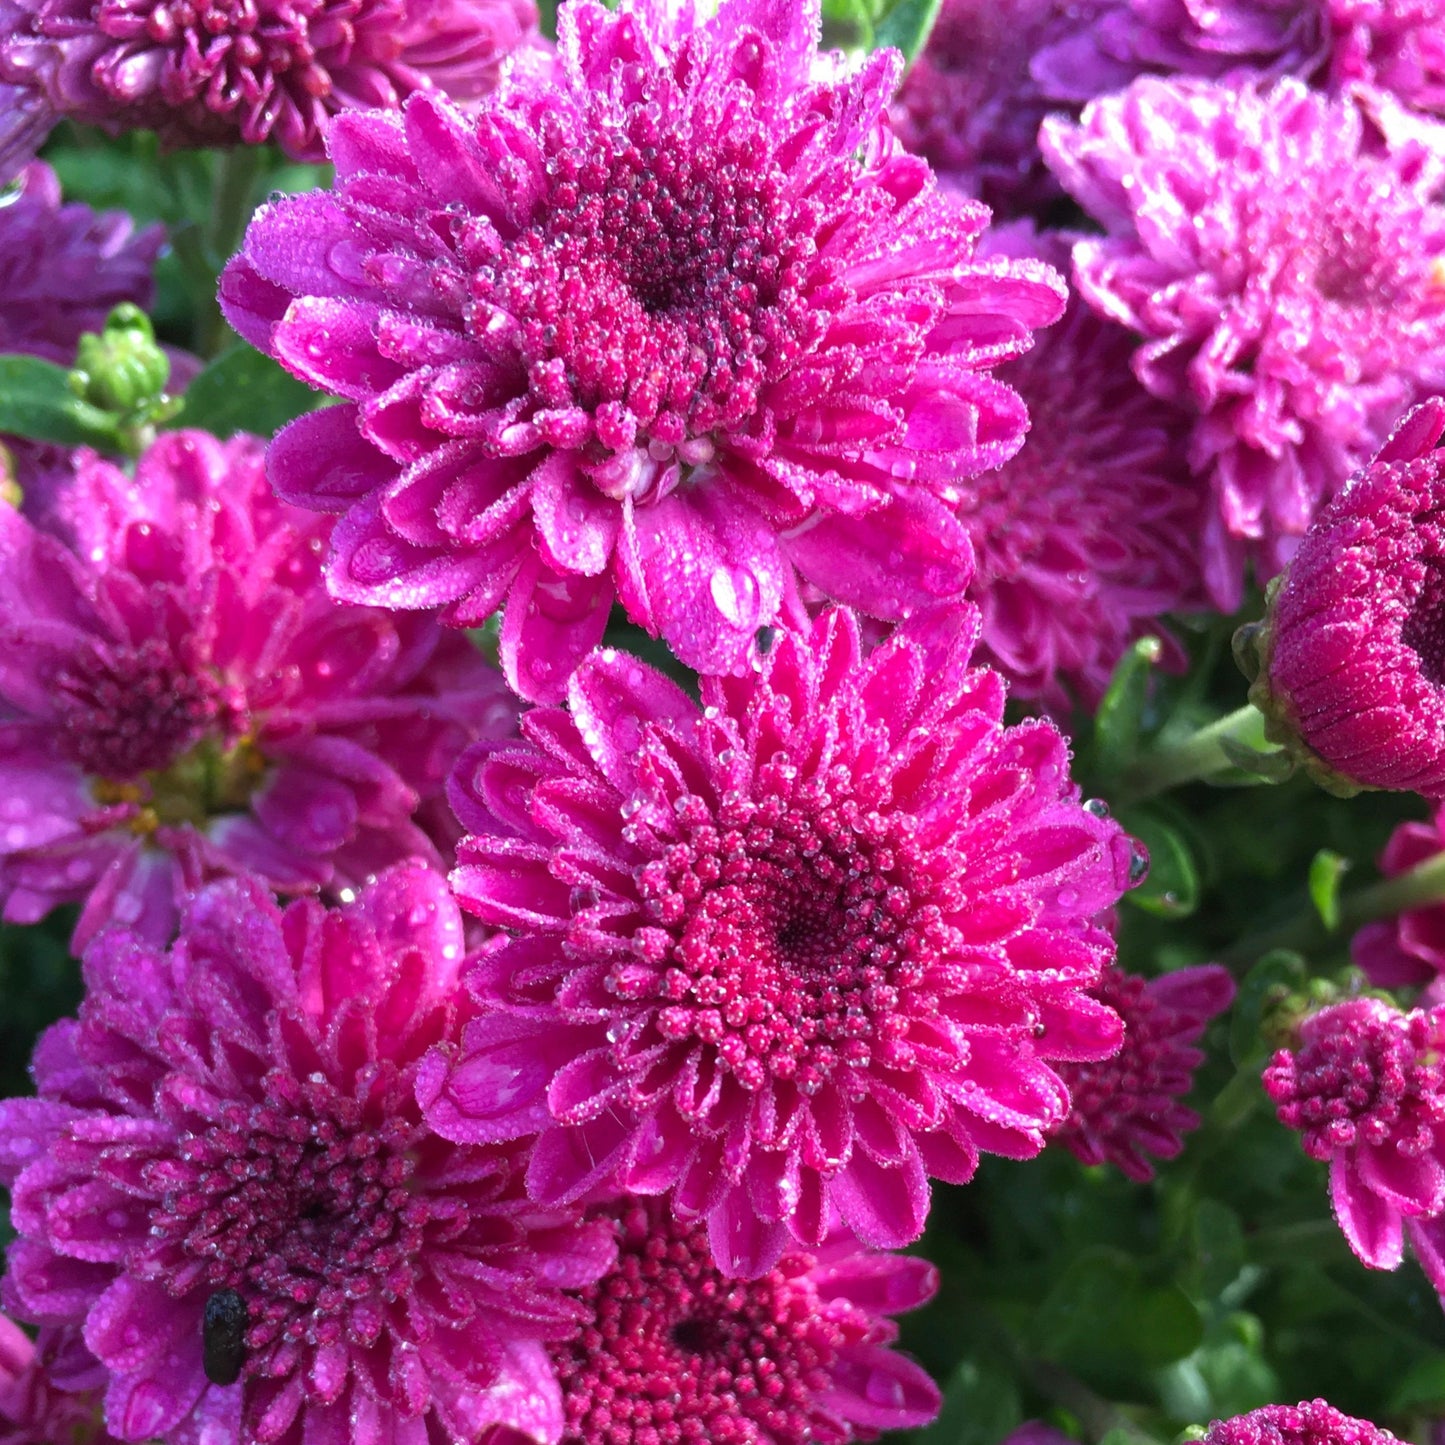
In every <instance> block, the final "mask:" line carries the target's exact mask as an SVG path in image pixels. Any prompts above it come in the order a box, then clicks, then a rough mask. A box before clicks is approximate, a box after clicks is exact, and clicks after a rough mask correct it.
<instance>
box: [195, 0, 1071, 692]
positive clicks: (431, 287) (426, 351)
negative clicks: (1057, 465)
mask: <svg viewBox="0 0 1445 1445" xmlns="http://www.w3.org/2000/svg"><path fill="white" fill-rule="evenodd" d="M559 23H560V27H561V40H560V46H559V64H558V67H557V68H556V70H555V72H554V73H553V74H552V75H551V76H550V77H549V78H543V79H539V78H538V76H537V75H536V74H535V73H533V72H527V71H524V70H523V69H521V68H518V69H516V70H515V71H514V72H512V73H510V74H509V75H507V76H504V78H503V80H502V83H501V89H500V90H499V92H498V94H497V96H496V97H495V98H494V99H493V100H492V101H490V102H488V103H486V104H484V105H483V106H482V107H481V109H480V110H479V111H478V112H477V113H476V114H474V115H465V114H463V113H462V112H460V111H459V110H457V109H455V108H453V107H451V106H448V105H447V104H445V103H444V102H442V101H440V100H438V99H436V98H434V97H430V96H417V97H415V98H413V100H411V101H409V102H408V103H407V105H406V108H405V114H404V116H402V117H399V118H395V119H388V118H383V117H379V116H370V117H360V116H354V117H353V116H348V117H345V118H343V119H342V120H340V121H338V123H337V124H336V126H335V127H334V128H333V133H332V158H333V160H334V162H335V164H336V167H337V186H336V190H335V191H334V192H332V193H330V194H327V195H308V196H299V197H293V198H290V199H287V200H282V201H279V202H277V203H275V204H273V205H271V206H268V207H265V208H263V210H262V211H261V212H260V213H259V214H258V215H257V217H256V219H255V221H254V222H253V223H252V226H251V229H250V231H249V233H248V236H247V240H246V244H245V247H244V249H243V252H242V254H241V255H240V256H239V257H237V258H236V259H235V260H234V261H233V262H232V263H231V265H230V266H229V267H228V268H227V271H226V274H225V276H224V277H223V280H222V285H221V298H222V304H223V306H224V308H225V309H226V312H227V315H228V316H229V317H230V318H231V320H232V322H233V324H234V325H235V326H236V327H237V329H238V330H239V331H240V332H241V333H242V335H244V336H245V337H246V338H247V339H248V340H250V341H252V342H253V343H254V344H256V345H257V346H260V347H262V348H263V349H265V350H267V351H269V352H270V353H271V354H272V355H274V356H276V357H278V358H279V359H280V360H281V361H282V362H283V363H284V364H285V365H286V366H288V367H289V368H290V369H291V370H293V371H294V372H295V373H296V374H297V375H298V376H301V377H302V378H303V379H305V380H306V381H308V382H309V383H310V384H311V385H313V386H316V387H318V388H320V389H323V390H329V391H332V392H334V393H336V394H338V395H340V396H343V397H345V398H347V399H348V401H349V402H351V403H353V406H351V407H347V408H345V409H342V408H337V409H335V410H334V411H332V412H324V413H321V418H322V419H320V420H318V419H314V418H307V419H303V420H302V421H301V422H298V423H295V424H293V428H292V430H291V431H290V432H288V433H284V434H283V436H282V437H281V439H279V440H278V442H277V445H276V447H275V449H274V450H273V452H272V454H271V468H272V473H273V476H274V479H275V484H276V486H277V489H278V490H279V491H280V492H281V494H282V495H284V496H287V497H288V498H290V499H292V500H295V501H297V502H301V503H303V504H305V505H309V506H315V507H318V508H321V509H326V510H342V509H344V510H345V512H346V515H345V516H344V518H343V520H342V522H341V524H340V526H339V528H338V530H337V533H336V539H335V546H336V558H335V560H334V561H333V564H332V570H331V579H332V585H333V587H335V588H336V589H337V590H338V592H339V594H340V595H342V596H345V597H346V598H348V599H349V600H352V601H362V600H366V601H372V602H377V603H382V604H384V605H388V606H407V607H437V608H441V609H442V616H443V619H444V620H445V621H448V622H452V623H461V624H463V625H469V624H471V623H474V622H477V621H479V620H481V618H483V617H484V616H486V615H487V613H489V612H490V611H492V610H495V609H496V608H498V607H503V608H504V609H505V616H504V620H503V624H502V628H503V639H504V647H503V661H504V665H505V667H506V669H507V675H508V678H509V680H510V681H511V682H512V684H513V685H514V686H515V687H516V688H517V689H518V690H519V691H521V692H522V693H523V694H524V695H525V696H528V697H530V698H533V699H536V700H539V701H548V702H551V701H557V700H559V699H560V698H561V697H562V696H563V694H564V691H565V686H566V678H567V673H568V671H569V670H570V665H571V664H572V663H574V662H575V661H576V660H578V659H579V658H580V656H581V655H582V653H583V652H584V651H585V650H586V648H587V647H589V646H590V645H592V644H593V643H594V642H595V641H596V639H597V637H598V636H599V635H600V627H601V625H602V620H603V618H604V617H605V613H606V609H607V608H608V607H609V606H610V604H611V602H612V601H613V600H614V598H615V599H616V600H617V601H619V602H621V604H622V606H623V607H624V608H625V609H626V611H627V613H628V615H629V616H630V617H631V618H632V619H633V620H634V621H635V622H637V623H639V624H640V625H641V626H643V627H645V628H646V629H647V630H648V631H649V632H651V633H653V634H654V635H659V636H661V637H663V638H664V639H665V640H666V641H667V643H668V645H669V647H671V648H672V650H673V651H674V652H675V653H676V654H677V656H678V657H679V658H680V659H681V660H682V661H683V662H684V663H686V664H687V665H688V666H691V667H694V668H696V669H700V670H703V671H712V672H726V671H732V670H737V669H739V668H743V667H745V666H747V665H748V662H749V659H750V658H751V656H752V654H753V651H754V648H755V637H756V634H757V632H758V629H759V628H761V627H766V626H770V625H772V624H774V623H775V622H777V621H778V619H779V617H780V616H783V615H785V609H786V608H788V607H790V605H791V602H792V599H793V598H794V597H795V596H796V592H797V583H798V578H799V576H801V577H802V578H803V579H805V580H806V581H808V582H811V583H812V584H814V585H815V586H818V587H820V588H822V589H823V590H824V591H825V592H827V593H829V594H830V595H834V596H844V597H846V598H847V600H849V601H850V602H851V603H852V604H853V605H855V606H857V607H858V608H859V609H860V610H862V611H865V612H867V613H869V614H870V615H873V616H877V617H880V618H884V619H888V620H896V619H898V618H900V617H902V616H904V615H906V614H907V613H908V612H909V611H911V610H913V609H915V608H917V607H920V606H923V605H925V604H927V603H929V602H932V601H935V600H937V599H939V598H957V596H958V595H959V593H960V591H961V589H962V587H963V586H964V585H965V583H966V580H967V576H968V572H969V568H970V559H969V554H968V548H967V541H966V538H965V537H964V534H963V532H962V530H961V529H960V528H959V526H958V525H957V523H956V522H954V521H953V519H952V517H951V515H950V513H951V511H952V508H953V507H954V506H955V504H956V503H957V500H958V495H959V485H960V482H961V481H962V480H963V479H966V478H968V477H969V476H972V475H974V474H976V473H977V472H979V471H981V470H984V469H986V468H989V467H993V466H996V465H998V464H999V463H1000V462H1001V461H1003V460H1005V459H1006V458H1007V457H1009V456H1011V455H1012V453H1013V452H1014V451H1015V450H1017V448H1018V445H1019V443H1020V441H1021V439H1022V435H1023V430H1024V427H1025V424H1026V417H1025V413H1024V409H1023V406H1022V404H1021V403H1020V401H1019V399H1018V397H1017V396H1016V395H1015V394H1014V393H1013V392H1012V391H1010V390H1009V389H1008V388H1007V387H1005V386H1003V385H1001V384H999V383H997V382H995V381H994V380H993V379H992V378H991V376H990V375H989V373H990V372H991V371H992V370H993V369H994V367H996V366H997V365H998V364H999V363H1000V362H1001V361H1004V360H1007V359H1008V358H1010V357H1012V356H1016V355H1018V354H1020V353H1021V352H1022V351H1024V350H1026V349H1027V347H1028V345H1029V342H1030V339H1031V334H1032V332H1033V330H1034V329H1035V328H1037V327H1039V326H1041V325H1046V324H1047V323H1048V322H1050V321H1052V320H1053V319H1055V317H1056V316H1057V315H1058V312H1059V309H1060V307H1061V304H1062V300H1063V291H1062V288H1061V286H1060V283H1059V279H1058V277H1057V275H1056V274H1055V273H1054V272H1053V271H1052V270H1050V269H1049V268H1047V267H1045V266H1042V265H1039V264H1037V263H1025V262H1009V261H995V262H993V263H990V264H985V263H982V262H976V261H975V260H974V252H975V246H976V242H977V240H978V237H979V233H980V232H981V231H982V230H983V227H984V224H985V221H986V213H985V212H984V211H983V210H982V208H980V207H978V206H975V205H964V206H955V205H954V204H953V203H952V202H951V201H949V200H948V199H947V198H945V196H943V195H942V194H941V193H940V192H939V190H938V188H937V186H936V185H935V183H934V181H933V178H932V176H931V175H930V173H929V171H928V169H927V167H926V166H925V165H923V164H922V163H920V162H919V161H917V160H915V159H914V158H912V157H909V156H906V155H903V154H901V153H900V152H899V150H898V148H897V146H896V145H895V144H894V143H893V141H892V139H891V137H890V136H889V135H888V133H887V131H886V128H885V127H884V126H883V125H882V124H881V121H882V115H883V110H884V106H885V104H886V102H887V98H888V95H889V93H890V91H891V89H892V87H893V84H894V81H895V79H896V66H897V62H896V58H895V57H893V56H891V55H889V54H879V55H876V56H874V57H872V58H870V59H869V60H868V61H867V62H865V63H864V64H863V65H861V66H860V67H859V68H857V70H856V71H853V72H848V71H844V70H842V69H837V68H835V69H834V70H832V71H831V72H827V73H826V74H827V78H824V77H825V69H824V68H823V67H815V66H814V63H813V62H814V60H815V59H816V58H817V32H818V23H819V22H818V7H817V4H816V3H813V4H810V5H803V6H764V7H758V6H754V5H751V4H748V3H745V0H729V3H727V4H724V5H723V6H722V7H721V9H720V10H719V12H718V13H717V15H715V16H712V17H710V18H703V17H701V16H700V15H696V14H694V13H693V9H692V7H691V5H690V4H689V5H686V6H683V7H676V6H672V5H669V4H664V3H662V0H633V3H630V4H629V5H628V6H627V7H625V8H624V10H623V11H622V12H621V13H620V14H618V15H615V16H614V15H611V14H609V13H606V12H604V11H603V10H602V9H601V8H600V7H595V6H594V5H593V4H592V3H590V0H589V3H581V4H576V5H571V6H568V7H567V8H566V9H565V10H564V11H563V12H562V14H561V17H560V22H559ZM684 57H685V59H684ZM619 63H625V64H626V65H628V66H630V67H635V68H636V75H635V84H634V83H632V82H629V83H628V84H627V85H621V84H620V83H618V82H617V80H616V76H615V73H614V66H615V64H619ZM629 73H631V72H629ZM616 137H625V140H624V141H623V142H622V143H621V148H620V149H619V148H618V147H617V146H616V145H614V140H615V138H616ZM347 418H353V419H354V421H355V424H356V427H357V433H356V435H355V436H354V437H351V438H348V437H347V436H346V435H345V432H346V425H347ZM312 442H315V443H317V444H318V445H317V446H316V447H314V448H313V447H312V445H311V443H312ZM583 579H586V580H583ZM794 610H795V609H794Z"/></svg>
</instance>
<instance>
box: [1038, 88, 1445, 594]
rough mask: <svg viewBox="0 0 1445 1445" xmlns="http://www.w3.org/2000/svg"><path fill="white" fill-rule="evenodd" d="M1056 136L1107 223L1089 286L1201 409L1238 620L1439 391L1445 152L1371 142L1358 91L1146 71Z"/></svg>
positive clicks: (1223, 574)
mask: <svg viewBox="0 0 1445 1445" xmlns="http://www.w3.org/2000/svg"><path fill="white" fill-rule="evenodd" d="M1041 140H1042V144H1043V147H1044V152H1045V155H1046V156H1047V157H1048V159H1049V163H1050V164H1051V165H1052V166H1053V167H1054V169H1055V171H1056V173H1057V174H1058V176H1059V178H1060V179H1061V180H1062V181H1063V183H1064V185H1065V186H1066V187H1067V188H1068V189H1069V190H1071V191H1072V192H1073V193H1074V195H1075V196H1076V197H1077V199H1078V200H1079V201H1080V203H1081V204H1082V205H1083V206H1084V207H1085V208H1086V209H1087V210H1089V211H1090V212H1091V213H1092V214H1093V215H1094V216H1095V217H1096V219H1098V220H1099V221H1100V222H1101V223H1102V224H1103V225H1104V226H1105V227H1106V228H1107V231H1108V234H1107V235H1106V236H1104V237H1102V238H1099V239H1091V240H1084V241H1080V242H1079V243H1078V244H1077V245H1076V246H1075V248H1074V269H1075V276H1076V279H1077V281H1078V284H1079V287H1080V289H1081V290H1082V291H1083V293H1084V295H1085V297H1086V298H1087V299H1088V301H1089V303H1090V305H1091V306H1093V307H1094V309H1095V310H1097V311H1099V312H1100V313H1101V314H1103V315H1105V316H1107V317H1109V318H1110V319H1112V320H1114V321H1118V322H1120V323H1122V324H1123V325H1125V326H1128V327H1129V328H1130V329H1132V330H1134V331H1136V332H1138V333H1139V334H1140V335H1141V336H1142V337H1143V338H1144V339H1143V344H1142V345H1141V346H1140V347H1139V349H1138V350H1137V351H1136V353H1135V356H1134V371H1135V373H1136V375H1137V376H1138V378H1139V380H1140V381H1141V382H1142V383H1143V384H1144V386H1145V387H1146V388H1147V389H1148V390H1149V391H1151V392H1152V393H1154V395H1156V396H1158V397H1160V398H1161V399H1163V400H1166V401H1169V402H1172V403H1175V404H1178V405H1180V406H1182V407H1184V408H1186V409H1187V410H1188V411H1189V412H1190V413H1191V415H1192V432H1191V435H1190V441H1189V449H1190V461H1191V464H1192V466H1193V467H1194V469H1195V470H1196V471H1197V472H1198V473H1199V474H1200V476H1201V477H1203V478H1205V479H1207V481H1208V485H1209V487H1210V490H1211V493H1212V506H1211V509H1210V510H1211V515H1210V517H1209V519H1208V521H1207V523H1206V529H1205V535H1204V539H1203V554H1202V555H1203V559H1204V565H1205V574H1206V578H1205V580H1206V583H1207V586H1208V588H1209V591H1210V594H1211V596H1212V598H1213V600H1214V601H1215V603H1216V604H1217V605H1219V606H1221V607H1224V608H1225V609H1229V608H1232V607H1234V606H1236V605H1237V603H1238V599H1239V595H1240V584H1241V580H1242V576H1243V564H1244V562H1245V560H1246V559H1248V560H1252V561H1253V562H1254V564H1255V567H1256V569H1257V571H1258V573H1259V575H1260V577H1261V578H1262V579H1263V578H1267V577H1270V576H1272V575H1273V574H1274V573H1275V572H1277V571H1278V570H1279V569H1280V568H1281V567H1282V566H1283V565H1284V563H1285V562H1286V561H1288V559H1289V557H1290V555H1291V553H1292V552H1293V550H1294V548H1295V546H1296V545H1297V542H1298V538H1299V537H1300V536H1301V535H1302V534H1303V532H1304V531H1305V529H1306V527H1307V526H1308V525H1309V523H1310V521H1311V519H1312V518H1313V516H1314V515H1315V513H1316V512H1317V511H1318V509H1319V508H1320V507H1321V506H1322V505H1323V504H1324V503H1325V502H1326V501H1328V500H1329V499H1330V497H1332V496H1333V495H1334V494H1335V493H1336V492H1337V491H1338V490H1339V488H1340V487H1341V486H1342V485H1343V483H1344V481H1345V479H1346V477H1348V475H1349V474H1350V472H1351V471H1353V470H1354V469H1355V468H1356V467H1358V466H1360V465H1361V464H1362V463H1363V462H1364V461H1366V460H1367V459H1368V458H1369V456H1370V455H1371V454H1372V453H1373V452H1374V451H1375V450H1376V448H1378V447H1379V445H1380V444H1381V443H1382V442H1383V441H1384V439H1385V438H1386V436H1388V434H1389V431H1390V428H1391V427H1392V426H1393V425H1394V424H1395V422H1396V421H1397V420H1398V419H1399V417H1400V416H1401V415H1402V414H1403V412H1404V411H1405V410H1406V409H1407V408H1408V407H1409V405H1410V404H1411V403H1412V402H1413V401H1415V400H1417V399H1419V398H1420V397H1421V396H1423V395H1427V394H1429V393H1430V392H1431V391H1433V390H1434V389H1436V388H1437V386H1438V385H1439V383H1440V380H1441V377H1442V372H1445V286H1442V285H1441V284H1440V278H1439V274H1438V258H1439V256H1440V254H1441V251H1442V249H1445V208H1442V207H1441V206H1440V205H1439V204H1437V203H1436V201H1435V200H1434V199H1433V197H1434V194H1435V192H1436V190H1437V188H1438V185H1439V175H1438V170H1439V164H1438V161H1435V160H1431V161H1428V162H1427V163H1425V164H1421V163H1420V160H1421V157H1420V155H1419V152H1418V148H1417V147H1413V146H1411V145H1409V144H1406V143H1404V142H1401V143H1400V144H1399V145H1396V146H1393V147H1392V146H1372V145H1371V144H1369V143H1367V140H1366V133H1365V120H1364V118H1363V116H1362V114H1361V111H1360V109H1359V106H1358V104H1357V103H1356V102H1355V101H1354V100H1352V99H1350V98H1336V99H1330V98H1327V97H1325V96H1322V95H1320V94H1318V93H1315V92H1313V91H1310V90H1307V89H1306V88H1305V87H1304V86H1303V85H1301V84H1299V83H1298V82H1296V81H1293V80H1282V81H1279V82H1278V83H1276V84H1274V85H1273V86H1264V85H1262V84H1259V83H1256V82H1252V81H1250V80H1248V79H1247V78H1237V79H1235V80H1233V81H1230V82H1227V83H1226V82H1219V83H1212V82H1207V81H1190V80H1182V79H1176V80H1168V81H1165V80H1155V79H1149V78H1146V79H1142V80H1139V81H1136V82H1135V83H1134V84H1133V85H1132V86H1130V88H1129V89H1128V90H1127V91H1125V92H1124V93H1123V94H1121V95H1116V96H1110V97H1107V98H1105V99H1102V100H1098V101H1095V102H1093V103H1092V104H1091V105H1090V106H1089V107H1088V109H1087V110H1086V111H1085V112H1084V117H1083V120H1082V121H1081V123H1080V124H1078V125H1073V124H1069V123H1066V122H1065V121H1063V120H1062V119H1054V120H1050V121H1048V122H1046V123H1045V125H1044V128H1043V132H1042V136H1041ZM1126 183H1127V184H1126Z"/></svg>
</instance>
